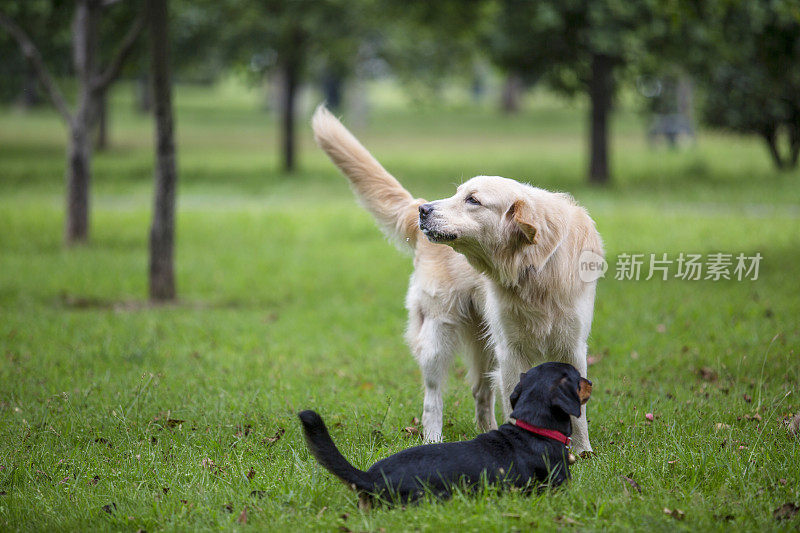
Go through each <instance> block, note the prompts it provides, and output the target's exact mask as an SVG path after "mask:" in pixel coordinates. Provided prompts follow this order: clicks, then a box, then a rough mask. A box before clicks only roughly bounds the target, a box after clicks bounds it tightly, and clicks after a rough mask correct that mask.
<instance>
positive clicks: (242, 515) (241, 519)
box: [236, 507, 247, 524]
mask: <svg viewBox="0 0 800 533" xmlns="http://www.w3.org/2000/svg"><path fill="white" fill-rule="evenodd" d="M236 521H237V522H239V523H240V524H246V523H247V507H245V508H244V509H242V512H241V513H239V518H237V519H236Z"/></svg>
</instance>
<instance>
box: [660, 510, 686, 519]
mask: <svg viewBox="0 0 800 533" xmlns="http://www.w3.org/2000/svg"><path fill="white" fill-rule="evenodd" d="M664 514H665V515H669V516H671V517H672V518H674V519H675V520H683V519H684V518H686V513H684V512H683V511H681V510H680V509H668V508H667V507H664Z"/></svg>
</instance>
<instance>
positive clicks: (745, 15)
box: [674, 0, 800, 169]
mask: <svg viewBox="0 0 800 533" xmlns="http://www.w3.org/2000/svg"><path fill="white" fill-rule="evenodd" d="M675 8H676V9H677V10H678V11H677V12H676V14H677V15H678V16H675V17H674V20H675V21H676V24H675V27H674V32H675V40H676V41H678V42H681V43H683V48H684V53H683V55H682V56H681V61H682V63H683V64H684V65H685V66H686V68H687V69H689V71H690V72H693V73H694V74H695V78H696V79H697V81H698V83H699V84H700V86H701V88H702V89H703V90H704V91H703V92H704V98H703V105H702V112H703V117H704V119H705V121H706V122H707V123H708V124H710V125H712V126H717V127H720V128H724V129H728V130H732V131H736V132H740V133H746V134H755V135H758V136H760V137H761V138H762V139H763V140H764V142H765V144H766V145H767V148H768V150H769V154H770V157H771V158H772V161H773V163H774V164H775V167H776V168H778V169H783V168H796V167H797V165H798V157H799V156H800V69H798V65H800V8H798V4H797V2H795V1H792V0H774V1H764V0H759V1H755V0H753V1H743V0H739V1H721V0H709V1H707V2H702V3H696V2H690V1H688V0H683V1H681V2H680V3H678V4H677V6H676V7H675ZM781 137H785V139H786V142H785V144H786V148H785V149H782V148H781V142H780V141H781Z"/></svg>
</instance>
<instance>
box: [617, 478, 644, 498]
mask: <svg viewBox="0 0 800 533" xmlns="http://www.w3.org/2000/svg"><path fill="white" fill-rule="evenodd" d="M619 477H620V479H621V480H622V481H624V482H625V485H623V488H624V489H625V494H628V485H630V486H631V487H633V489H635V490H636V492H638V493H639V494H641V493H642V489H641V487H639V484H638V483H636V482H635V481H634V480H633V478H630V477H628V476H619Z"/></svg>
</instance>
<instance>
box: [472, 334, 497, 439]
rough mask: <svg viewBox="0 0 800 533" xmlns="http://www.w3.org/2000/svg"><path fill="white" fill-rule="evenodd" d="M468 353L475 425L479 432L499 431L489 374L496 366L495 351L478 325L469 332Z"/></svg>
mask: <svg viewBox="0 0 800 533" xmlns="http://www.w3.org/2000/svg"><path fill="white" fill-rule="evenodd" d="M467 335H468V338H467V353H468V357H469V363H470V370H469V371H470V378H471V380H472V397H473V398H474V400H475V423H476V424H477V426H478V431H480V432H482V433H483V432H486V431H489V430H491V429H497V419H496V418H495V414H494V388H493V387H492V382H491V379H490V377H489V372H491V371H492V369H493V368H492V367H493V366H494V364H495V357H494V350H493V348H492V347H491V346H490V344H489V341H488V340H487V339H486V338H485V336H484V335H483V334H482V331H481V329H480V326H478V325H476V326H474V327H473V328H472V331H469V332H468V334H467Z"/></svg>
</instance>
